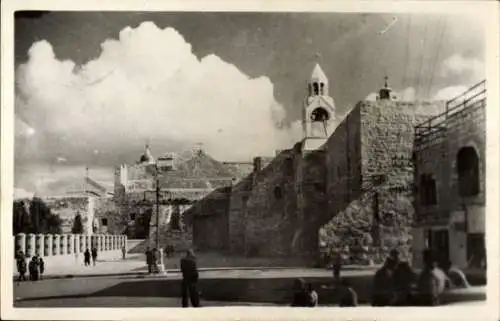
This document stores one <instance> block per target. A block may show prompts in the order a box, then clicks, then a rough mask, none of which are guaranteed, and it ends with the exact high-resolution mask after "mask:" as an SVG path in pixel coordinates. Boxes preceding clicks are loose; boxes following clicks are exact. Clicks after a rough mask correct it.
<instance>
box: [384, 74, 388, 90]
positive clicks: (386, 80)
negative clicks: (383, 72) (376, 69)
mask: <svg viewBox="0 0 500 321" xmlns="http://www.w3.org/2000/svg"><path fill="white" fill-rule="evenodd" d="M384 80H385V84H384V86H385V88H389V84H388V80H389V77H387V76H385V77H384Z"/></svg>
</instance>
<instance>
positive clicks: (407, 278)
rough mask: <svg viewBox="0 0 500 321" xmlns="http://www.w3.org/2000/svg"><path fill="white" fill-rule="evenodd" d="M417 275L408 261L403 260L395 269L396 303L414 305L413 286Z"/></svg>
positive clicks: (398, 304)
mask: <svg viewBox="0 0 500 321" xmlns="http://www.w3.org/2000/svg"><path fill="white" fill-rule="evenodd" d="M416 279H417V275H416V274H415V272H413V270H412V268H411V267H410V264H408V262H401V263H399V265H398V266H397V268H396V270H395V271H394V292H395V305H397V306H408V305H412V303H413V297H412V288H413V284H414V283H415V282H416Z"/></svg>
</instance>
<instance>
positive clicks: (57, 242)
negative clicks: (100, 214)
mask: <svg viewBox="0 0 500 321" xmlns="http://www.w3.org/2000/svg"><path fill="white" fill-rule="evenodd" d="M123 246H125V247H126V246H127V237H126V236H125V235H110V234H94V235H90V234H23V233H21V234H17V235H15V236H14V250H15V252H14V253H17V252H18V251H22V252H23V253H24V254H25V256H26V257H27V258H30V257H32V256H33V255H35V254H38V255H40V256H41V257H43V259H44V261H45V262H46V263H48V262H51V263H57V264H67V263H70V264H71V263H82V264H83V253H84V252H85V250H86V249H87V248H88V249H89V250H90V249H91V248H92V247H96V248H97V253H98V254H97V259H98V260H102V259H104V260H111V259H116V258H120V257H121V256H122V247H123ZM14 266H15V261H14Z"/></svg>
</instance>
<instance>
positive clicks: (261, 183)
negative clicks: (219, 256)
mask: <svg viewBox="0 0 500 321" xmlns="http://www.w3.org/2000/svg"><path fill="white" fill-rule="evenodd" d="M295 157H296V154H295V153H294V151H293V150H286V151H283V152H281V153H280V154H279V155H278V156H277V157H276V158H275V159H274V160H273V161H272V162H271V163H270V164H269V165H268V166H266V167H265V168H264V169H262V170H261V171H260V172H258V173H256V177H255V179H254V184H253V189H252V191H251V193H250V195H249V198H248V201H247V208H246V211H245V254H246V255H247V256H268V257H271V256H286V255H289V254H290V251H291V247H292V243H293V237H294V235H295V233H296V230H297V228H298V227H299V224H298V218H297V216H296V214H297V207H296V200H297V197H296V186H295V179H294V176H295V170H294V158H295Z"/></svg>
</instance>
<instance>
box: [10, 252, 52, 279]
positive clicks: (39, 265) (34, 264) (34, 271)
mask: <svg viewBox="0 0 500 321" xmlns="http://www.w3.org/2000/svg"><path fill="white" fill-rule="evenodd" d="M26 261H27V258H26V256H25V254H24V253H23V252H22V251H19V252H18V253H17V255H16V265H17V272H18V273H19V278H18V281H19V282H20V281H26V272H29V273H28V274H29V280H30V281H38V280H40V279H41V278H42V276H43V272H44V271H45V262H44V261H43V259H42V257H41V256H40V255H38V253H37V254H36V255H34V256H33V257H32V258H31V260H30V261H29V263H26Z"/></svg>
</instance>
